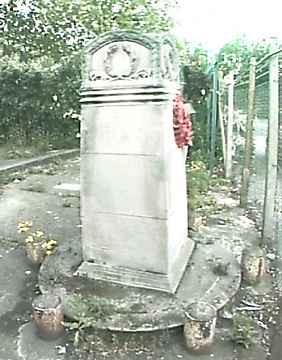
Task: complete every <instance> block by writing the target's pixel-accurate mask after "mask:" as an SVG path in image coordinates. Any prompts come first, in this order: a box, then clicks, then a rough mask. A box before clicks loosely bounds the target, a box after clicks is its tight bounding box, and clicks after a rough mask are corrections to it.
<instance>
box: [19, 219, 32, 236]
mask: <svg viewBox="0 0 282 360" xmlns="http://www.w3.org/2000/svg"><path fill="white" fill-rule="evenodd" d="M31 227H32V221H23V222H20V223H18V226H17V229H18V233H19V234H20V233H23V232H27V231H28V230H29V229H30V228H31Z"/></svg>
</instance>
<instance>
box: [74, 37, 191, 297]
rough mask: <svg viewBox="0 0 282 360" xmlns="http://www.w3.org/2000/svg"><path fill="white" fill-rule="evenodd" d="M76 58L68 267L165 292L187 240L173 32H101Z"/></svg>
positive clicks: (171, 287)
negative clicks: (74, 215)
mask: <svg viewBox="0 0 282 360" xmlns="http://www.w3.org/2000/svg"><path fill="white" fill-rule="evenodd" d="M85 58H86V61H85V66H84V70H83V84H82V89H81V104H82V123H81V222H82V248H83V263H82V265H81V266H80V267H79V269H78V271H77V274H78V275H85V276H87V277H88V278H92V279H96V280H103V281H110V282H113V283H119V284H124V285H128V286H135V287H141V288H149V289H155V290H163V291H166V292H170V293H174V292H175V290H176V288H177V286H178V284H179V282H180V280H181V278H182V275H183V273H184V270H185V268H186V265H187V262H188V260H189V257H190V256H191V253H192V250H193V242H192V241H191V240H189V239H188V237H187V227H188V226H187V198H186V175H185V159H184V156H183V152H182V150H181V149H179V148H177V146H176V144H175V140H174V133H173V122H172V115H173V98H174V96H175V94H176V90H177V87H178V66H177V59H176V50H175V47H174V44H173V41H172V40H171V39H170V38H169V37H167V36H157V35H140V34H139V33H135V32H114V33H108V34H105V35H104V36H102V37H100V38H99V39H97V40H94V41H93V42H91V43H90V44H89V46H88V47H87V49H86V56H85Z"/></svg>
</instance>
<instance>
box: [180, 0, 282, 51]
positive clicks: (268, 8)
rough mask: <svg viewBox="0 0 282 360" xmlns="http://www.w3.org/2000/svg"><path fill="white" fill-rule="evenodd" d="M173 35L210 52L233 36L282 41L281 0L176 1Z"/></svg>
mask: <svg viewBox="0 0 282 360" xmlns="http://www.w3.org/2000/svg"><path fill="white" fill-rule="evenodd" d="M179 2H180V6H181V11H178V12H177V14H176V20H177V22H178V27H177V29H176V32H177V35H180V36H183V37H185V38H186V39H187V40H188V41H189V42H191V43H194V44H199V43H201V44H202V45H203V46H204V47H205V48H207V49H208V50H211V51H212V52H214V51H215V50H218V49H219V48H220V47H221V46H222V45H224V44H225V43H226V42H228V41H230V40H232V39H234V38H235V37H236V36H238V35H241V34H246V36H247V38H250V39H255V40H259V39H263V38H267V37H272V36H274V37H278V38H280V39H281V41H282V1H281V0H267V1H266V0H179Z"/></svg>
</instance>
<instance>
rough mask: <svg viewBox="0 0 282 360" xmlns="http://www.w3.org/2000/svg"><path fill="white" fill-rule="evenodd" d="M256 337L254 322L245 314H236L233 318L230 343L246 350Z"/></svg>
mask: <svg viewBox="0 0 282 360" xmlns="http://www.w3.org/2000/svg"><path fill="white" fill-rule="evenodd" d="M257 336H258V332H257V326H256V322H255V320H254V319H253V318H251V317H250V316H248V315H247V314H244V313H241V314H236V315H235V316H234V318H233V329H232V341H233V342H234V343H235V344H238V345H241V346H243V347H244V348H245V349H248V348H249V347H250V346H252V345H253V344H255V339H256V337H257Z"/></svg>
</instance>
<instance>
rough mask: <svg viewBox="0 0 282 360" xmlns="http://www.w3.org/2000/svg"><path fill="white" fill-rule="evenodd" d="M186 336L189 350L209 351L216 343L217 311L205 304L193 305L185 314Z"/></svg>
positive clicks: (197, 303)
mask: <svg viewBox="0 0 282 360" xmlns="http://www.w3.org/2000/svg"><path fill="white" fill-rule="evenodd" d="M185 315H186V321H185V324H184V336H185V341H186V346H187V349H188V350H191V351H193V352H206V351H209V349H210V347H211V345H212V344H213V341H214V335H215V327H216V310H215V308H214V307H213V306H211V305H209V304H208V303H205V302H196V303H193V304H191V305H190V306H189V307H188V309H187V310H186V312H185Z"/></svg>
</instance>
